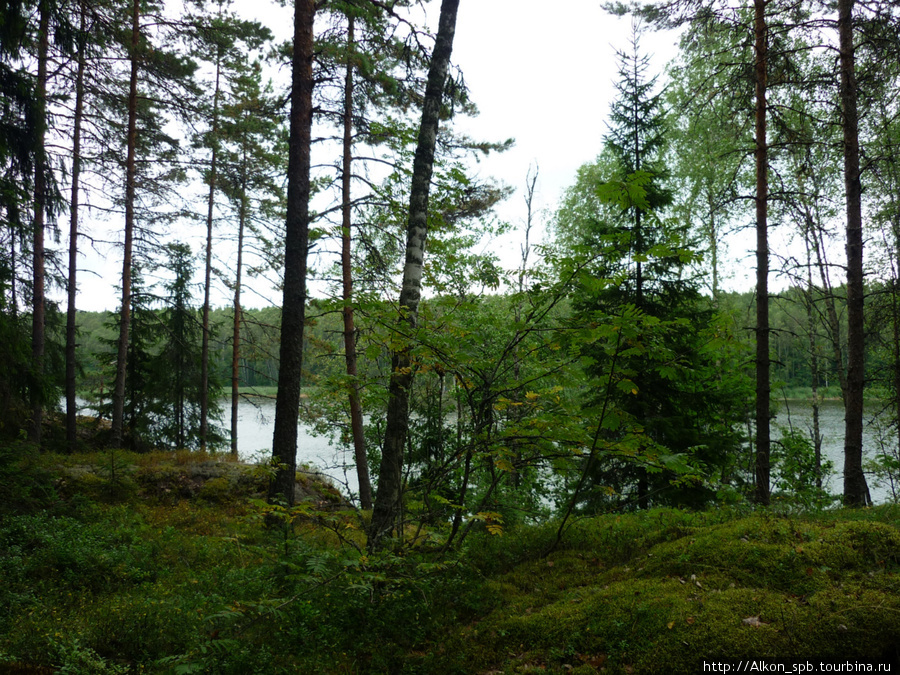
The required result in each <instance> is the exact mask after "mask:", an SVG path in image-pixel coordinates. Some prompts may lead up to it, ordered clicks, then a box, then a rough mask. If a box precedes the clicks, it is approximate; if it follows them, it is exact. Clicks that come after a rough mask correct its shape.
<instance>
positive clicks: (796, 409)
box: [772, 401, 900, 504]
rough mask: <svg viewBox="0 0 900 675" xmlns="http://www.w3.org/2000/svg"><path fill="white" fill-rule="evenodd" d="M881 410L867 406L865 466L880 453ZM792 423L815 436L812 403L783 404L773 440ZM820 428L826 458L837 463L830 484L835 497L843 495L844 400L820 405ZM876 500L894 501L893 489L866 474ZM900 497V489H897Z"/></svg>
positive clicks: (780, 405)
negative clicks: (781, 428)
mask: <svg viewBox="0 0 900 675" xmlns="http://www.w3.org/2000/svg"><path fill="white" fill-rule="evenodd" d="M876 410H877V408H876V407H875V406H872V405H867V406H866V419H865V426H864V427H863V464H865V462H866V460H869V459H872V458H873V457H875V456H876V455H877V454H879V453H880V449H881V441H880V434H879V432H878V429H877V425H876V424H875V423H874V417H875V412H876ZM788 424H792V425H793V427H794V428H795V429H801V430H803V431H806V432H807V433H809V434H810V435H811V430H812V405H810V403H809V402H808V401H787V402H785V401H780V402H779V412H778V416H777V417H776V419H774V420H773V421H772V437H773V438H777V437H778V433H777V431H776V430H775V425H778V426H787V425H788ZM819 429H820V432H821V434H822V455H823V457H825V458H827V459H830V460H831V461H832V462H833V463H834V469H835V473H834V475H833V476H832V477H831V479H830V481H829V483H828V489H829V490H830V491H831V493H832V494H840V493H841V492H842V491H843V489H844V478H843V470H844V406H843V405H842V404H841V402H840V401H823V402H822V403H821V405H820V406H819ZM866 480H867V481H868V483H869V492H870V494H871V496H872V501H874V502H875V503H876V504H880V503H884V502H886V501H892V489H891V486H890V485H889V484H887V483H884V484H879V483H878V482H877V481H876V479H875V477H874V476H872V475H871V474H868V473H867V474H866ZM895 488H896V489H897V490H898V495H900V486H895Z"/></svg>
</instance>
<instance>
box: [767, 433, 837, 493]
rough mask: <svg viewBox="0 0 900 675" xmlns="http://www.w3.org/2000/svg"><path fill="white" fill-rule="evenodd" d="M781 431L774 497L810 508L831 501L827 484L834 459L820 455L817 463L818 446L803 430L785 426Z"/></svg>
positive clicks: (775, 450)
mask: <svg viewBox="0 0 900 675" xmlns="http://www.w3.org/2000/svg"><path fill="white" fill-rule="evenodd" d="M780 432H781V438H780V439H779V440H778V441H777V443H775V444H774V445H773V448H772V455H771V457H772V465H773V468H772V478H773V496H772V498H773V500H777V501H780V502H784V503H788V504H796V505H800V506H803V507H807V508H808V507H823V506H828V505H831V504H832V503H833V502H834V497H832V496H831V495H830V494H829V492H828V489H827V485H828V481H829V479H830V477H831V476H832V474H834V462H832V461H830V460H828V459H822V458H820V459H819V462H818V464H817V462H816V451H815V446H814V445H813V443H812V441H811V440H810V438H809V435H808V434H806V433H804V432H803V431H801V430H799V429H795V428H793V427H791V428H785V427H782V428H781V429H780ZM818 485H823V486H826V487H818Z"/></svg>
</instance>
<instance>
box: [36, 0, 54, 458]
mask: <svg viewBox="0 0 900 675" xmlns="http://www.w3.org/2000/svg"><path fill="white" fill-rule="evenodd" d="M38 11H39V12H40V19H39V28H38V32H39V36H38V40H39V42H38V79H37V99H38V109H39V115H40V119H39V120H38V135H37V148H36V153H35V162H34V239H33V247H32V256H33V258H32V261H33V266H32V272H33V276H32V280H33V288H32V314H31V358H32V369H33V375H32V381H31V410H32V428H31V440H32V441H34V442H35V443H37V444H38V445H40V444H41V423H42V420H43V406H44V341H45V331H44V326H45V317H44V310H45V303H44V214H45V211H46V208H47V185H46V174H45V172H46V167H47V162H46V158H45V156H44V154H45V148H44V138H45V136H46V132H47V52H48V50H49V45H50V36H49V33H50V7H49V6H48V0H42V1H41V2H40V4H39V9H38Z"/></svg>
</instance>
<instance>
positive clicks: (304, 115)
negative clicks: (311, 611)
mask: <svg viewBox="0 0 900 675" xmlns="http://www.w3.org/2000/svg"><path fill="white" fill-rule="evenodd" d="M315 13H316V3H315V0H295V2H294V55H293V75H292V82H291V123H290V137H289V141H288V194H287V217H286V219H285V243H284V295H283V297H284V299H283V302H282V309H281V350H280V362H279V368H278V396H277V399H276V401H275V432H274V434H273V438H272V457H273V459H274V460H275V461H277V462H278V464H279V467H278V470H277V472H276V475H275V477H274V478H273V480H272V482H271V484H270V485H269V499H270V500H274V499H276V498H280V499H283V500H284V501H285V502H286V503H287V504H293V503H294V482H295V474H296V472H297V420H298V417H299V413H300V380H301V376H302V372H303V324H304V322H305V320H306V258H307V253H308V249H309V191H310V185H309V170H310V143H311V138H312V93H313V69H312V62H313V19H314V18H315Z"/></svg>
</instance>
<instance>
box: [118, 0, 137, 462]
mask: <svg viewBox="0 0 900 675" xmlns="http://www.w3.org/2000/svg"><path fill="white" fill-rule="evenodd" d="M140 20H141V3H140V0H133V2H132V10H131V54H130V57H131V78H130V80H129V84H128V136H127V141H126V144H127V152H126V157H125V242H124V251H123V253H122V306H121V309H120V310H119V343H118V353H117V355H116V381H115V384H114V386H113V418H112V443H113V446H115V447H121V446H122V430H123V420H124V417H125V378H126V375H127V372H128V342H129V332H130V327H131V268H132V247H133V245H134V199H135V174H136V161H135V154H136V152H137V81H138V47H139V44H140V34H141V24H140Z"/></svg>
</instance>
